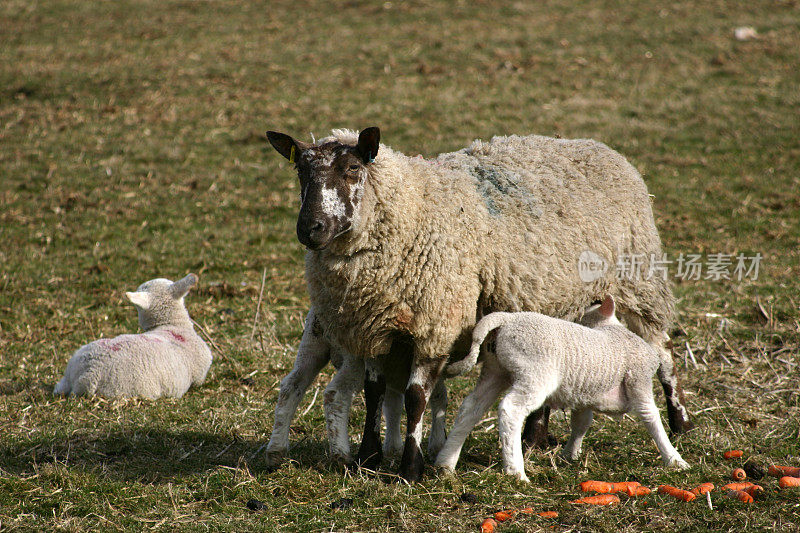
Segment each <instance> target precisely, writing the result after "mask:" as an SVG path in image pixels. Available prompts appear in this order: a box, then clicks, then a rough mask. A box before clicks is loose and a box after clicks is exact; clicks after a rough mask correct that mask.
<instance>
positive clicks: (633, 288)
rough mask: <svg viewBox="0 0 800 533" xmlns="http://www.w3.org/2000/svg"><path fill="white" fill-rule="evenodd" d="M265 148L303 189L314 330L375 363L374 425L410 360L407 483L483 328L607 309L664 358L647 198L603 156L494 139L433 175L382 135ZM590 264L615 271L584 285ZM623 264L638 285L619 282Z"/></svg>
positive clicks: (660, 280) (619, 161)
mask: <svg viewBox="0 0 800 533" xmlns="http://www.w3.org/2000/svg"><path fill="white" fill-rule="evenodd" d="M267 136H268V139H269V141H270V143H271V144H272V146H273V147H274V148H275V149H276V150H277V151H278V152H279V153H280V154H281V155H283V156H284V157H286V158H287V159H289V161H291V162H292V163H294V164H295V167H296V170H297V174H298V177H299V179H300V187H301V192H300V198H301V206H300V213H299V216H298V220H297V237H298V239H299V240H300V242H301V243H302V244H304V245H305V246H306V247H307V249H308V252H307V254H306V266H305V270H306V282H307V284H308V291H309V296H310V300H311V304H312V306H313V308H314V313H315V317H316V320H317V322H318V326H319V328H320V330H321V331H322V332H323V336H324V337H325V338H326V339H328V340H330V341H331V342H332V343H333V344H334V345H336V346H337V347H340V348H341V349H342V350H344V351H346V352H348V353H350V354H353V355H354V356H356V357H359V358H363V359H364V360H365V364H366V367H367V372H366V379H365V396H366V399H367V408H368V411H369V410H370V405H371V403H374V402H375V401H376V399H377V398H379V397H380V391H381V389H382V387H383V383H385V382H384V381H383V380H382V379H381V374H382V372H381V367H382V366H384V365H385V364H387V361H388V362H389V363H391V362H392V361H393V360H395V359H403V360H410V361H411V368H410V377H409V379H408V382H407V385H406V389H405V394H404V396H405V408H406V416H407V426H406V440H405V443H404V450H403V457H402V460H401V463H400V474H401V475H402V476H403V477H404V478H406V479H408V480H418V479H419V478H420V477H421V475H422V471H423V466H424V463H423V460H422V454H421V450H420V446H419V443H420V441H421V435H422V426H421V424H420V420H421V417H422V414H423V413H424V411H425V407H426V404H427V402H428V400H429V399H430V395H431V393H432V391H433V389H434V386H435V384H436V383H437V381H438V379H439V377H440V374H441V373H442V370H443V368H444V367H445V364H446V363H447V361H448V359H451V360H456V359H459V358H463V357H464V356H465V355H466V354H467V351H468V349H469V345H470V338H471V332H472V328H473V326H474V325H475V322H476V320H477V319H478V318H480V317H481V316H483V315H485V314H488V313H490V312H494V311H511V312H514V311H535V312H539V313H543V314H546V315H550V316H554V317H558V318H563V319H567V320H571V319H574V318H576V317H578V316H580V314H581V313H582V311H583V309H585V308H586V307H588V306H589V305H590V304H591V303H592V302H593V301H596V300H600V299H602V298H603V297H604V296H607V295H610V296H612V297H613V298H614V299H615V301H616V302H617V304H618V309H619V312H620V315H621V316H622V317H623V319H624V320H625V322H626V323H627V324H628V326H629V327H630V328H631V329H632V330H633V331H634V332H635V333H637V334H638V335H640V336H641V337H643V338H644V339H645V340H646V341H647V342H649V343H650V344H652V345H653V346H654V347H656V348H658V349H660V350H666V349H667V343H668V342H669V338H668V336H667V334H666V328H667V326H668V324H669V323H670V318H671V314H672V310H673V297H672V293H671V291H670V288H669V284H668V280H667V276H666V272H662V271H659V272H654V271H655V270H656V268H655V267H658V266H659V265H658V263H657V261H658V260H659V259H660V258H661V243H660V239H659V236H658V231H657V230H656V227H655V224H654V221H653V215H652V210H651V206H650V198H649V195H648V193H647V188H646V187H645V184H644V182H643V180H642V178H641V176H640V175H639V173H638V172H637V171H636V169H635V168H633V166H631V165H630V164H629V163H628V162H627V161H626V160H625V158H623V157H622V156H621V155H620V154H618V153H617V152H615V151H613V150H611V149H610V148H608V147H607V146H605V145H604V144H602V143H599V142H596V141H592V140H564V139H554V138H548V137H542V136H535V135H533V136H528V137H520V136H509V137H494V138H493V139H492V140H491V141H489V142H482V141H475V142H473V143H472V145H471V146H469V147H468V148H465V149H463V150H460V151H458V152H453V153H446V154H441V155H439V156H438V157H436V158H435V159H433V160H425V159H422V158H421V157H408V156H406V155H404V154H402V153H399V152H396V151H394V150H392V149H391V148H389V147H387V146H384V145H381V144H379V140H380V131H379V130H378V128H367V129H365V130H363V131H362V132H361V133H360V134H359V133H356V132H352V131H348V130H334V131H333V132H332V135H331V136H330V137H327V138H324V139H321V140H320V141H319V142H316V143H313V144H308V143H304V142H300V141H296V140H294V139H293V138H292V137H290V136H288V135H285V134H282V133H277V132H268V133H267ZM580 259H583V260H584V264H585V262H586V260H587V259H588V260H591V261H590V262H592V264H594V265H595V266H602V265H604V266H605V268H599V269H597V270H591V271H583V272H582V271H580V270H579V260H580ZM626 260H628V261H630V262H631V264H633V262H634V261H635V263H636V264H637V265H640V266H641V268H642V270H641V271H640V272H639V273H638V275H636V274H637V272H630V274H631V275H624V274H625V273H624V272H623V273H622V274H623V275H618V272H617V269H615V268H609V265H612V266H613V265H617V264H618V263H619V264H624V262H625V261H626ZM648 273H649V274H654V275H649V276H648V275H647V274H648ZM386 354H394V356H393V357H387V356H386ZM381 356H382V357H381ZM395 374H397V373H396V372H395ZM662 386H663V387H664V391H665V393H666V398H667V408H668V415H669V420H670V427H671V428H672V429H673V431H681V430H682V429H684V428H687V427H688V426H689V424H690V423H689V419H688V413H687V411H686V409H685V407H684V406H683V401H682V397H681V393H680V389H679V386H678V382H677V377H676V376H675V375H674V374H673V375H671V376H668V377H666V378H665V379H662ZM279 402H280V400H279ZM372 411H373V412H374V411H375V410H374V409H372ZM541 414H542V413H540V415H541ZM367 443H368V444H367ZM374 443H375V439H366V436H365V440H364V441H363V442H362V449H361V450H359V457H366V456H369V455H371V454H372V453H376V452H377V450H365V449H364V447H365V445H367V446H374V445H375V444H374Z"/></svg>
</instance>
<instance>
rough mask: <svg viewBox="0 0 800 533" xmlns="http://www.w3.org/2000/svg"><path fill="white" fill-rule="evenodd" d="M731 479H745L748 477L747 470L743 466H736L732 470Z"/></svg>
mask: <svg viewBox="0 0 800 533" xmlns="http://www.w3.org/2000/svg"><path fill="white" fill-rule="evenodd" d="M731 479H735V480H736V481H744V480H745V479H747V472H745V471H744V470H743V469H741V468H734V469H733V470H731Z"/></svg>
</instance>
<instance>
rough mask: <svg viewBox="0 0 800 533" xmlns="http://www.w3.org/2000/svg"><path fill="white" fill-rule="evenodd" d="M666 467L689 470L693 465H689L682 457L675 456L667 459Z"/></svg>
mask: <svg viewBox="0 0 800 533" xmlns="http://www.w3.org/2000/svg"><path fill="white" fill-rule="evenodd" d="M666 467H667V468H672V469H674V470H687V469H689V468H691V466H689V463H687V462H686V461H684V460H683V459H682V458H680V457H673V458H672V459H670V460H669V461H666Z"/></svg>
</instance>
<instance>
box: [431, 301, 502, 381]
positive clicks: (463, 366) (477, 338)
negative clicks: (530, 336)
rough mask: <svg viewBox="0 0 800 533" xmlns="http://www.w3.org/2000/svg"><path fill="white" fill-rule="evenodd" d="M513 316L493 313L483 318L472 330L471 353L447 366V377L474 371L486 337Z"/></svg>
mask: <svg viewBox="0 0 800 533" xmlns="http://www.w3.org/2000/svg"><path fill="white" fill-rule="evenodd" d="M511 315H512V314H511V313H491V314H488V315H486V316H485V317H483V318H482V319H481V321H480V322H478V323H477V324H476V325H475V329H473V330H472V347H471V348H470V350H469V353H468V354H467V356H466V357H465V358H464V359H462V360H460V361H456V362H455V363H452V364H449V365H447V367H445V370H444V372H445V376H446V377H452V376H460V375H461V374H464V373H466V372H469V371H470V370H472V367H474V366H475V364H476V363H477V362H478V356H479V355H480V353H481V345H482V344H483V341H484V340H486V336H487V335H488V334H489V333H490V332H491V331H492V330H495V329H497V328H499V327H500V326H502V325H504V324H506V323H507V322H508V321H509V320H511Z"/></svg>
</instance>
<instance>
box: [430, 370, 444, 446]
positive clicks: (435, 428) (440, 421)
mask: <svg viewBox="0 0 800 533" xmlns="http://www.w3.org/2000/svg"><path fill="white" fill-rule="evenodd" d="M430 404H431V432H430V435H428V457H430V458H431V460H433V459H435V458H436V456H437V455H438V454H439V451H440V450H441V449H442V447H443V446H444V443H445V441H446V440H447V430H446V428H445V425H446V420H445V417H446V416H447V387H446V386H445V384H444V380H443V379H440V380H439V381H437V382H436V387H435V388H434V389H433V394H431V401H430Z"/></svg>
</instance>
